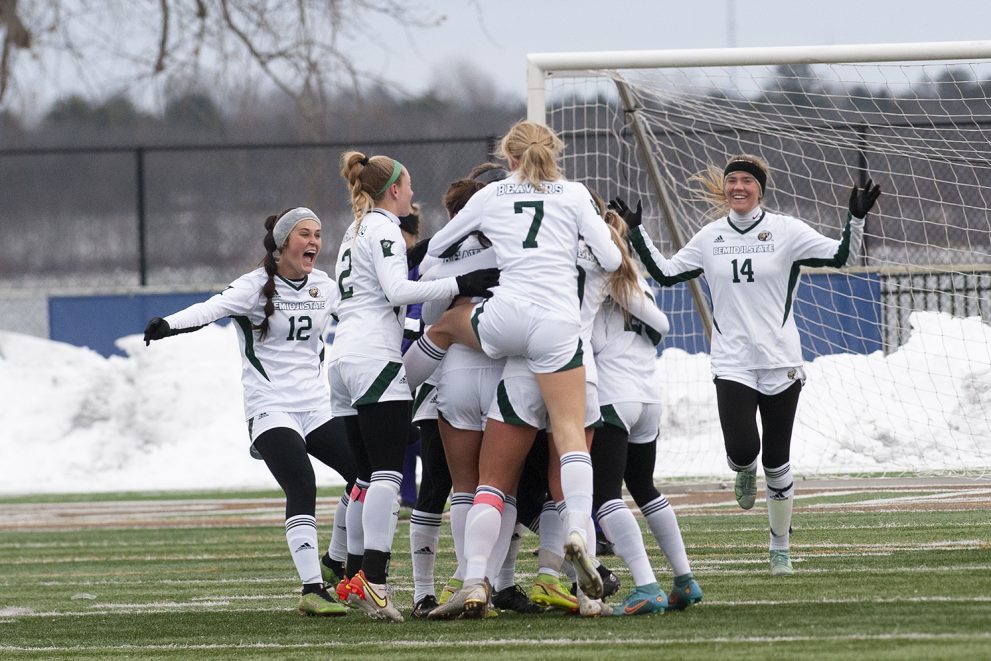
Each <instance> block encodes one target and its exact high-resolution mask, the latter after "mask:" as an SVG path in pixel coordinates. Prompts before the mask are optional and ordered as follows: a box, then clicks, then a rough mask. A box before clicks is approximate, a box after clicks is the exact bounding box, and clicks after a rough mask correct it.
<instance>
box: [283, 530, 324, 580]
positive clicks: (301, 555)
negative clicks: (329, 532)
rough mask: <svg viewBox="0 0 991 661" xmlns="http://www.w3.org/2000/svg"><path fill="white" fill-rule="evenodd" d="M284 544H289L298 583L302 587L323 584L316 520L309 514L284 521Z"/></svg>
mask: <svg viewBox="0 0 991 661" xmlns="http://www.w3.org/2000/svg"><path fill="white" fill-rule="evenodd" d="M286 543H287V544H289V553H290V554H292V561H293V564H295V565H296V573H298V574H299V580H300V582H301V583H302V584H303V585H306V584H307V583H323V577H322V575H321V574H320V551H319V550H318V547H317V520H316V519H315V518H313V517H312V516H310V515H309V514H297V515H296V516H291V517H289V518H288V519H286Z"/></svg>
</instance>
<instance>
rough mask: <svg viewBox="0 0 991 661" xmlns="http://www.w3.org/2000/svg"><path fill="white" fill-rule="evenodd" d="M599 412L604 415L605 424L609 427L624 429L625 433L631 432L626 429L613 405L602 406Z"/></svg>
mask: <svg viewBox="0 0 991 661" xmlns="http://www.w3.org/2000/svg"><path fill="white" fill-rule="evenodd" d="M599 412H600V413H601V414H602V422H603V423H605V424H607V425H612V426H613V427H618V428H619V429H622V430H623V431H626V432H628V431H629V429H627V428H626V425H625V424H623V419H622V418H620V417H619V414H618V413H616V409H615V407H613V405H612V404H606V405H605V406H600V407H599Z"/></svg>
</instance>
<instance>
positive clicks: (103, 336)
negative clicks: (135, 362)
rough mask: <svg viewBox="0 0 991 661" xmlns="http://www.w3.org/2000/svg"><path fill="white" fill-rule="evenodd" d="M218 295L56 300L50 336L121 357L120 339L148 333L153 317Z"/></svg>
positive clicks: (50, 316) (51, 301) (51, 309)
mask: <svg viewBox="0 0 991 661" xmlns="http://www.w3.org/2000/svg"><path fill="white" fill-rule="evenodd" d="M214 293H215V292H194V293H186V294H130V295H117V296H52V297H50V298H49V299H48V327H49V331H48V334H49V337H51V339H53V340H58V341H59V342H68V343H69V344H75V345H77V346H81V347H89V348H90V349H93V350H94V351H97V352H99V353H101V354H103V355H104V356H111V355H118V356H121V355H124V352H123V351H120V350H118V349H117V347H115V346H114V342H115V341H116V340H117V339H118V338H120V337H123V336H125V335H134V334H135V333H144V330H145V324H147V323H148V320H149V319H151V318H152V317H164V316H165V315H168V314H172V313H173V312H175V311H177V310H181V309H183V308H185V307H188V306H190V305H192V304H193V303H198V302H200V301H205V300H206V299H208V298H210V297H211V296H213V294H214Z"/></svg>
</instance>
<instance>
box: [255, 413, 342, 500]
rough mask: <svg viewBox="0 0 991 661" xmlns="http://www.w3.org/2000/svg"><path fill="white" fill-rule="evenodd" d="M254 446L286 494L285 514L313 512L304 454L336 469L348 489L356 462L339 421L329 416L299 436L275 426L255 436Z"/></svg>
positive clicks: (312, 483)
mask: <svg viewBox="0 0 991 661" xmlns="http://www.w3.org/2000/svg"><path fill="white" fill-rule="evenodd" d="M255 449H256V450H257V451H258V453H259V454H260V455H261V456H262V459H263V460H264V461H265V465H266V466H268V470H269V471H271V473H272V475H273V476H274V477H275V480H276V482H278V483H279V486H280V487H282V491H283V492H284V493H285V494H286V518H287V519H288V518H290V517H293V516H298V515H300V514H307V515H309V516H316V506H317V481H316V476H315V475H314V473H313V464H311V463H310V458H309V456H308V455H313V456H314V457H316V458H317V459H319V460H320V461H321V462H323V463H325V464H327V465H328V466H330V467H331V468H333V469H334V470H335V471H337V472H338V473H339V474H340V476H341V477H343V478H344V481H345V482H347V484H348V486H347V488H348V489H350V488H351V486H352V485H353V484H354V480H355V477H356V476H357V474H358V468H357V464H356V463H355V459H354V455H353V454H352V453H351V448H350V447H349V445H348V443H347V439H346V438H345V435H344V425H343V421H341V420H339V419H334V420H329V421H327V422H325V423H324V424H322V425H320V426H319V427H317V428H316V429H314V430H313V431H312V432H310V434H309V435H308V436H307V437H306V440H305V441H304V440H303V438H302V437H301V436H300V435H299V434H298V433H297V432H296V431H294V430H292V429H289V428H288V427H275V428H273V429H269V430H268V431H265V432H263V433H262V434H261V435H259V436H258V438H256V439H255Z"/></svg>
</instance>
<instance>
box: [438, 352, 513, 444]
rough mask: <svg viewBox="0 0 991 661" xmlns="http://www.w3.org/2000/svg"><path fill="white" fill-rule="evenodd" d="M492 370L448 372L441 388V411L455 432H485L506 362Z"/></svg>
mask: <svg viewBox="0 0 991 661" xmlns="http://www.w3.org/2000/svg"><path fill="white" fill-rule="evenodd" d="M492 363H493V364H492V365H491V366H489V367H464V368H459V367H454V368H451V369H448V368H445V369H444V371H443V373H442V374H441V379H440V384H439V385H438V386H437V410H438V412H439V413H440V414H441V415H442V416H444V420H446V421H447V423H448V424H449V425H451V426H452V427H454V428H455V429H464V430H467V431H482V430H483V429H485V418H486V417H487V414H488V412H489V409H490V408H491V407H492V402H493V401H494V400H495V395H496V388H497V386H498V385H499V380H500V379H501V378H502V364H503V361H501V360H500V361H492Z"/></svg>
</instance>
